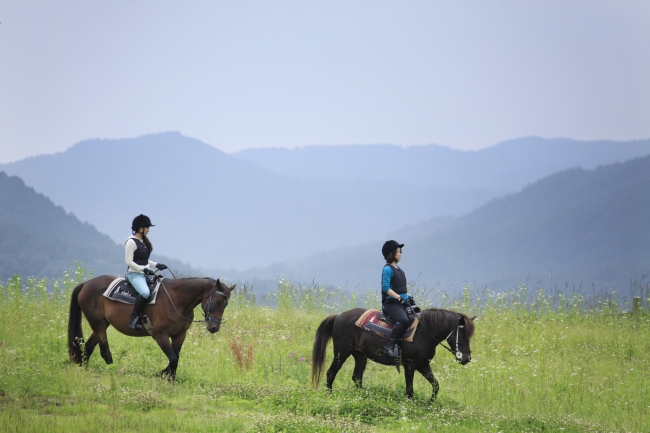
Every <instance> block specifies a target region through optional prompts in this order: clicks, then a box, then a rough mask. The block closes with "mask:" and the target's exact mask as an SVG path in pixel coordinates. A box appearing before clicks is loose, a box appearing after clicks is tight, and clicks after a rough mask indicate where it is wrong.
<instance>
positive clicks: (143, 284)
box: [126, 272, 150, 299]
mask: <svg viewBox="0 0 650 433" xmlns="http://www.w3.org/2000/svg"><path fill="white" fill-rule="evenodd" d="M126 279H127V280H129V283H131V285H132V286H133V288H134V289H135V290H136V291H137V292H138V293H139V294H140V295H142V297H143V298H145V299H149V294H150V292H149V286H147V280H146V279H145V278H144V274H141V273H140V272H129V273H127V274H126Z"/></svg>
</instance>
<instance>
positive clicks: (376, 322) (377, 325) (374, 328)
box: [354, 310, 420, 343]
mask: <svg viewBox="0 0 650 433" xmlns="http://www.w3.org/2000/svg"><path fill="white" fill-rule="evenodd" d="M419 323H420V320H419V319H418V318H417V317H416V318H415V319H413V320H412V321H411V322H410V323H409V327H408V329H407V330H406V332H404V334H403V335H402V338H400V339H399V341H406V342H408V343H411V342H413V337H414V336H415V331H416V330H417V327H418V324H419ZM354 324H355V325H356V326H358V327H359V328H361V329H364V330H366V331H369V332H372V333H373V334H377V335H380V336H382V337H384V338H390V334H391V333H392V332H393V326H394V325H395V322H393V321H392V320H391V319H390V318H389V317H388V316H387V315H385V314H384V313H382V312H381V311H379V310H366V312H365V313H363V314H362V315H361V317H359V319H357V321H356V322H354Z"/></svg>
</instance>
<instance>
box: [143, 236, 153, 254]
mask: <svg viewBox="0 0 650 433" xmlns="http://www.w3.org/2000/svg"><path fill="white" fill-rule="evenodd" d="M142 242H144V244H145V246H146V247H147V249H148V250H149V252H150V253H151V252H152V251H153V245H151V241H150V240H149V238H148V237H147V235H145V234H143V235H142Z"/></svg>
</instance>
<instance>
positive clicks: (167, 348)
mask: <svg viewBox="0 0 650 433" xmlns="http://www.w3.org/2000/svg"><path fill="white" fill-rule="evenodd" d="M154 340H156V343H158V346H160V349H161V350H162V351H163V353H164V354H165V355H167V359H169V364H168V365H167V367H166V368H165V369H164V370H162V371H161V372H160V376H161V377H165V376H169V378H170V379H172V380H174V379H176V367H178V355H177V354H176V351H175V350H174V348H173V347H172V344H171V343H170V342H169V336H168V335H158V336H155V337H154Z"/></svg>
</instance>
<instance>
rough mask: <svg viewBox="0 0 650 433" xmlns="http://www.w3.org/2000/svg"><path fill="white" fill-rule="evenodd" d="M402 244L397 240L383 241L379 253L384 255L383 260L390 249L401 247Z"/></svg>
mask: <svg viewBox="0 0 650 433" xmlns="http://www.w3.org/2000/svg"><path fill="white" fill-rule="evenodd" d="M403 246H404V244H400V243H399V242H397V241H393V240H391V241H386V242H384V246H383V247H381V253H382V254H383V255H384V260H386V259H387V258H388V255H389V254H390V252H391V251H393V250H394V249H395V248H397V247H399V248H402V247H403Z"/></svg>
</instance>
